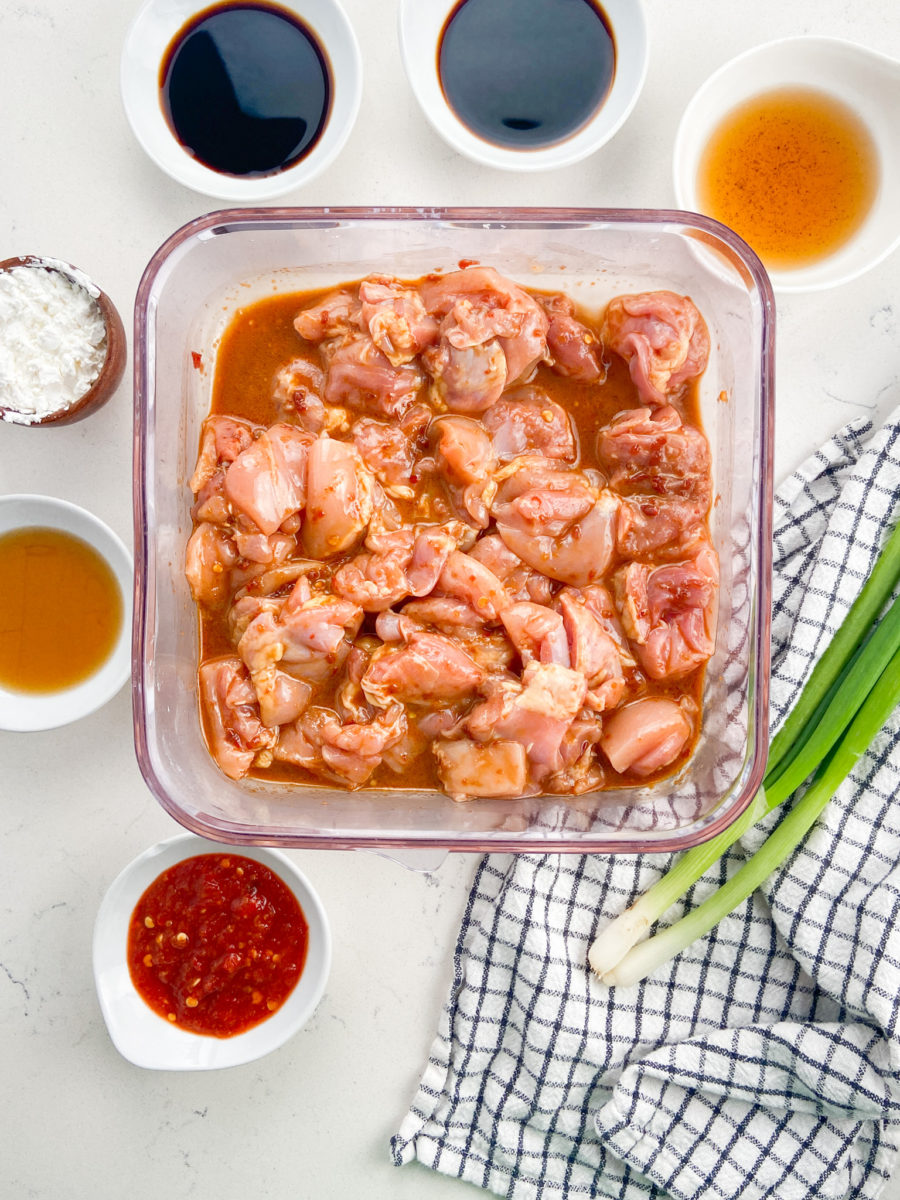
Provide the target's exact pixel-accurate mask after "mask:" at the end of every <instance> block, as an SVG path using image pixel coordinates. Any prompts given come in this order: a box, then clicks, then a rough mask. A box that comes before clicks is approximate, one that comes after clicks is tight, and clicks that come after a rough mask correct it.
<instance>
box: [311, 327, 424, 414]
mask: <svg viewBox="0 0 900 1200" xmlns="http://www.w3.org/2000/svg"><path fill="white" fill-rule="evenodd" d="M423 380H424V376H423V375H422V372H421V371H420V370H419V368H418V367H416V366H413V365H412V364H411V363H407V364H406V365H404V366H402V367H395V366H392V365H391V363H390V361H389V360H388V359H387V358H386V357H385V355H384V354H382V352H381V351H380V350H379V349H378V347H377V346H376V345H375V343H374V342H373V341H372V339H371V338H369V337H357V338H353V339H351V340H350V341H347V342H344V343H343V344H341V345H340V346H338V347H337V349H336V350H335V351H334V353H333V354H332V355H331V359H330V361H329V363H328V373H327V375H326V377H325V391H324V393H323V396H322V398H323V400H324V401H325V403H326V404H337V405H346V406H347V407H348V408H356V409H362V410H363V412H366V413H378V414H379V415H380V416H383V417H398V416H401V415H402V414H403V413H404V412H405V411H406V409H408V408H409V407H410V405H412V404H413V402H414V401H415V399H416V396H417V394H418V392H419V389H420V388H421V386H422V383H423Z"/></svg>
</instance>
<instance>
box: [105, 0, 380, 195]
mask: <svg viewBox="0 0 900 1200" xmlns="http://www.w3.org/2000/svg"><path fill="white" fill-rule="evenodd" d="M235 7H237V6H235V5H233V4H231V3H228V2H227V0H226V2H225V3H219V4H209V5H205V4H203V3H202V0H147V2H146V3H145V4H144V7H143V8H142V9H141V10H140V12H139V13H138V15H137V16H136V17H135V19H134V22H133V23H132V25H131V28H130V29H129V31H128V34H127V36H126V38H125V43H124V46H123V48H122V62H121V75H120V86H121V93H122V103H123V105H124V108H125V115H126V116H127V118H128V122H129V124H130V125H131V128H132V132H133V133H134V135H135V137H136V138H137V140H138V141H139V142H140V144H141V146H142V147H143V148H144V150H145V151H146V153H147V154H148V155H149V156H150V158H151V159H152V160H153V161H154V162H155V163H156V165H157V166H158V167H159V168H160V169H161V170H163V171H165V172H166V174H167V175H170V176H171V177H172V178H173V179H175V180H176V181H177V182H178V183H181V184H183V185H184V186H185V187H188V188H191V189H192V190H193V191H195V192H200V193H202V194H203V195H205V196H216V197H218V198H220V199H222V200H229V201H231V202H232V203H237V204H254V203H257V202H259V201H265V200H271V199H273V198H274V197H276V196H282V195H284V194H285V193H287V192H291V191H294V190H295V189H297V188H300V187H302V186H303V185H304V184H307V183H309V182H310V181H311V180H312V179H314V178H315V177H316V176H317V175H320V174H321V173H322V172H323V171H324V170H325V169H326V168H327V167H329V166H330V165H331V164H332V163H333V162H334V160H335V159H336V158H337V156H338V154H339V153H340V151H341V150H342V149H343V147H344V145H345V143H346V141H347V139H348V138H349V136H350V133H351V131H352V129H353V125H354V123H355V121H356V116H357V113H358V112H359V105H360V101H361V99H362V58H361V56H360V52H359V46H358V44H357V41H356V36H355V34H354V32H353V27H352V26H351V24H350V22H349V20H348V19H347V16H346V14H345V13H344V10H343V9H342V8H341V6H340V4H339V3H338V0H282V2H280V3H262V4H254V5H253V6H252V9H253V10H254V11H255V12H256V13H257V14H259V13H262V14H263V15H265V14H266V13H268V14H269V15H270V17H272V18H273V19H274V20H275V24H276V28H275V29H274V30H264V31H262V32H263V33H264V34H265V37H260V36H257V37H253V38H248V37H246V36H242V35H241V33H240V30H239V29H236V30H232V29H228V30H226V31H224V32H223V34H222V37H223V38H224V39H225V41H224V42H222V45H219V43H218V42H217V41H216V39H215V36H214V34H213V33H210V32H209V31H208V30H207V28H206V26H204V29H203V30H200V31H199V38H198V31H197V29H196V26H197V24H199V22H200V21H201V19H202V20H204V21H206V20H208V18H210V17H213V16H219V15H220V14H225V15H226V16H228V15H229V10H232V9H234V8H235ZM247 7H250V6H247ZM278 18H280V19H281V22H282V23H284V22H285V21H286V22H287V24H288V25H292V26H293V27H294V30H295V32H296V31H297V30H299V31H300V32H301V33H302V35H303V37H304V39H305V42H306V43H307V44H308V49H309V50H310V52H311V53H313V54H314V56H315V57H317V58H318V60H319V64H320V67H321V68H322V70H323V75H324V78H325V83H324V91H325V96H324V109H325V111H324V116H323V118H322V123H321V127H320V130H319V132H318V134H317V135H315V136H313V137H312V138H309V139H305V138H304V139H303V142H302V143H300V144H302V145H304V147H305V148H303V149H301V150H300V151H299V153H298V155H297V156H296V157H291V154H290V153H287V154H286V162H285V165H281V166H277V165H276V166H274V167H272V168H271V169H258V167H259V164H252V163H249V164H247V169H241V170H235V169H234V166H233V164H232V163H229V164H228V165H225V166H222V167H219V168H217V169H214V168H213V167H211V166H209V165H207V163H206V162H204V161H203V156H202V154H198V153H195V151H194V150H193V149H192V148H191V147H190V146H188V145H187V144H185V142H184V141H182V140H180V139H179V136H178V135H177V134H176V132H175V129H174V128H173V126H172V125H171V124H170V121H169V119H168V118H167V116H166V113H165V111H164V105H163V96H162V89H161V82H162V79H161V76H162V72H163V66H164V63H166V62H168V61H169V58H170V54H171V52H172V47H173V43H175V42H176V41H177V40H178V39H180V42H179V47H178V48H179V50H180V49H181V48H182V47H186V46H187V35H188V33H191V34H192V36H193V38H194V44H193V47H192V48H191V56H190V59H189V60H187V61H186V64H185V78H186V81H187V84H188V85H189V86H190V88H191V89H193V91H194V95H195V98H198V97H199V104H200V105H201V106H202V105H207V106H208V107H209V109H211V110H213V116H214V117H215V120H216V121H218V123H219V128H217V129H215V130H214V133H215V138H216V140H217V141H218V144H219V149H220V150H221V151H222V152H223V154H224V155H225V158H226V159H227V158H228V156H229V153H230V151H235V161H237V160H238V159H239V158H240V157H241V153H240V152H238V151H237V150H236V146H237V139H238V137H239V135H242V131H243V141H244V143H245V145H246V146H249V147H251V149H255V148H257V147H259V146H260V144H261V142H262V139H263V137H264V136H265V137H268V136H270V134H271V130H270V133H269V134H264V132H263V126H269V127H276V126H279V127H281V128H275V129H274V134H271V135H272V136H276V137H277V138H279V139H280V138H281V137H282V136H284V132H285V130H284V127H286V126H288V125H297V124H298V121H297V120H296V119H295V120H293V121H288V120H281V119H280V118H281V117H282V116H283V104H284V102H285V100H284V96H283V95H282V92H283V90H284V89H283V88H280V89H276V91H275V92H274V93H272V94H269V93H267V92H266V88H265V86H261V85H260V77H261V76H265V75H266V74H267V73H266V71H265V63H266V60H267V55H268V53H269V52H271V53H272V54H274V55H275V56H276V57H278V59H279V61H281V63H282V66H284V65H285V61H284V44H283V43H284V38H283V36H282V35H281V34H280V33H279V31H278V29H277V24H278ZM210 28H211V27H210ZM245 32H246V31H245ZM232 51H234V52H235V53H236V54H238V56H239V55H240V54H242V53H245V52H249V53H251V54H252V57H253V61H252V63H247V62H245V63H244V68H246V69H248V71H249V73H248V74H247V77H246V79H245V80H244V83H243V85H242V87H241V89H240V96H238V95H237V94H236V93H235V92H234V88H233V86H232V83H233V80H232V79H231V77H230V76H229V71H228V62H227V61H226V59H227V60H228V61H231V52H232ZM223 55H224V57H223ZM204 64H206V66H209V67H211V69H213V70H214V72H215V79H213V80H212V81H211V80H210V79H209V78H207V79H206V80H205V82H204V83H203V84H202V85H201V84H200V83H199V80H198V75H199V72H200V70H201V68H202V69H203V70H205V69H206V66H204ZM239 68H240V63H239V62H238V61H237V59H235V71H238V70H239ZM269 82H270V83H271V80H269ZM282 82H283V83H284V84H285V86H287V87H288V91H290V92H291V95H293V94H294V89H295V87H296V86H299V83H298V82H297V81H296V80H295V81H294V82H291V80H290V79H287V80H283V81H282ZM213 84H215V88H216V90H217V92H218V93H220V94H218V95H213V94H212V92H211V90H210V89H211V88H212V86H213ZM226 100H228V101H229V102H228V103H226ZM232 110H233V111H232ZM223 113H224V114H226V115H227V113H230V121H224V120H222V117H223ZM195 115H196V114H195ZM199 116H200V117H201V118H202V119H201V120H200V121H199V123H198V128H199V129H200V130H201V131H202V132H203V135H204V136H208V129H206V128H205V127H204V122H205V116H204V113H203V111H202V107H201V112H200V114H199ZM270 116H271V117H274V118H275V119H274V120H269V119H266V118H268V117H270ZM301 124H302V122H301ZM235 130H236V132H235ZM298 137H299V134H298Z"/></svg>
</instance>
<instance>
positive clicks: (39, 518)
mask: <svg viewBox="0 0 900 1200" xmlns="http://www.w3.org/2000/svg"><path fill="white" fill-rule="evenodd" d="M35 526H37V527H43V528H45V529H60V530H62V531H63V532H64V533H71V534H73V535H74V536H75V537H78V538H81V539H82V541H85V542H87V543H88V545H90V546H93V548H94V549H95V550H96V551H97V553H98V554H99V555H100V556H101V557H102V558H103V559H104V561H105V562H106V563H107V564H108V565H109V567H110V568H111V570H112V571H113V574H114V575H115V577H116V581H117V583H118V585H119V590H120V591H121V593H122V628H121V629H120V630H119V636H118V638H117V639H116V644H115V646H114V647H113V650H112V653H111V654H110V656H109V658H107V660H106V661H105V662H104V663H103V664H102V665H101V666H100V667H99V668H98V669H97V670H96V671H95V672H94V674H93V675H91V676H89V677H88V678H87V679H85V680H83V682H81V683H76V684H75V685H74V686H72V687H69V688H64V689H61V690H60V691H58V692H16V691H12V690H10V689H7V688H4V687H3V686H2V685H0V729H6V730H10V731H12V732H17V733H30V732H34V731H36V730H39V729H57V728H58V727H59V726H60V725H69V724H70V723H71V722H72V721H78V720H80V719H81V718H82V717H86V716H88V714H89V713H92V712H95V711H96V710H97V709H98V708H100V707H102V706H103V705H104V704H106V703H107V701H109V700H111V699H112V698H113V696H115V694H116V693H117V692H118V691H119V690H120V689H121V687H122V686H123V684H124V683H125V682H126V680H128V679H129V678H130V677H131V593H132V577H133V574H134V563H133V561H132V557H131V553H130V552H129V551H128V550H127V549H126V548H125V545H124V543H123V542H122V541H121V539H120V538H118V537H117V536H116V535H115V534H114V533H113V531H112V530H111V529H110V528H109V526H108V525H104V523H103V522H102V521H100V520H99V519H98V518H97V517H95V516H94V515H93V513H89V512H88V511H87V510H86V509H84V508H79V507H78V505H76V504H70V503H69V502H68V501H67V500H57V499H55V497H53V496H32V495H10V496H0V534H4V533H11V532H12V531H13V530H15V529H26V528H29V527H35Z"/></svg>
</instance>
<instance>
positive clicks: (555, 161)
mask: <svg viewBox="0 0 900 1200" xmlns="http://www.w3.org/2000/svg"><path fill="white" fill-rule="evenodd" d="M470 5H471V13H472V17H473V19H472V22H471V29H472V32H473V34H474V33H476V31H477V34H478V36H477V37H476V45H475V47H474V49H475V50H476V51H477V52H478V56H479V61H478V62H476V61H475V59H474V58H470V60H469V62H468V63H466V62H465V61H463V64H462V65H463V75H462V77H461V78H459V79H458V80H457V83H458V84H459V86H460V87H461V88H462V90H463V91H466V90H468V89H469V87H470V86H471V88H472V89H474V90H475V91H477V93H478V99H476V100H475V101H474V104H475V105H476V106H477V105H479V104H481V103H482V102H483V103H485V104H486V106H487V108H493V109H496V110H497V111H496V112H495V113H494V114H493V115H494V117H495V118H496V120H495V121H494V122H493V123H494V124H495V125H496V127H497V129H498V130H499V131H500V133H499V137H500V139H502V141H498V140H495V139H492V138H490V137H488V136H482V135H481V133H479V132H476V129H475V128H474V123H467V121H465V120H463V118H462V117H461V115H460V112H458V111H457V108H456V107H454V105H453V104H452V103H451V101H450V99H448V91H450V92H451V93H452V91H453V88H452V87H450V86H445V82H446V84H447V85H449V84H450V79H449V75H448V78H447V80H446V81H444V80H442V68H441V47H442V42H443V41H444V38H445V33H446V30H447V27H448V24H449V22H450V21H451V19H452V20H454V21H456V19H457V18H458V17H460V16H464V17H466V19H467V20H468V19H469V13H468V11H467V12H465V13H463V12H462V10H469V6H470ZM526 7H527V6H526ZM585 8H587V9H593V10H594V14H595V16H596V17H597V18H598V19H599V22H602V26H604V27H605V31H606V33H605V36H606V38H607V41H608V49H609V50H611V52H612V62H611V68H612V70H611V76H610V78H609V82H608V86H607V90H606V92H605V95H603V96H602V98H601V99H600V101H599V103H596V99H595V101H594V107H593V108H592V107H591V106H590V102H588V104H587V106H586V108H585V111H584V112H583V114H582V116H581V118H580V119H579V120H576V121H575V124H574V127H571V128H569V129H564V128H563V129H561V130H560V131H559V134H558V136H557V137H555V138H553V139H552V140H547V138H550V137H551V135H550V134H549V133H548V134H547V135H546V137H545V138H542V137H541V128H540V126H541V124H542V122H543V121H544V119H545V118H549V120H550V121H552V120H553V116H554V115H558V110H557V111H556V113H554V108H555V106H556V103H557V100H559V99H560V98H561V97H562V98H563V99H564V97H565V95H566V94H571V93H572V91H573V78H572V75H573V73H576V72H574V69H573V65H572V64H573V59H572V52H573V50H575V49H577V47H573V46H571V45H569V46H568V47H565V46H562V45H561V44H560V45H558V46H555V45H554V44H555V43H556V42H557V36H554V35H558V37H560V38H561V37H562V34H561V33H560V31H559V30H556V29H553V28H551V29H550V30H549V34H550V36H548V37H546V38H543V37H541V35H537V36H534V35H532V36H530V38H529V36H525V37H523V38H520V37H517V36H516V37H512V38H511V37H509V36H505V35H504V33H503V29H504V27H505V28H506V29H507V34H509V33H510V32H512V33H514V34H515V33H516V29H515V27H509V26H504V22H508V20H509V16H508V14H509V13H510V12H513V13H515V14H516V15H517V16H519V18H520V26H521V27H522V29H523V30H524V31H525V32H526V35H527V32H528V20H529V18H528V17H527V14H523V12H522V9H521V8H520V6H518V5H509V4H504V3H499V4H498V3H497V2H496V0H400V10H399V38H400V53H401V56H402V58H403V66H404V69H405V71H406V76H407V79H408V80H409V84H410V87H411V88H412V90H413V93H414V95H415V97H416V100H417V101H418V102H419V106H420V108H421V109H422V112H423V113H424V115H425V117H426V119H427V120H428V122H429V123H430V124H431V126H432V127H433V128H434V129H435V131H436V132H437V133H439V134H440V135H441V137H442V138H443V139H444V140H445V141H446V142H448V143H449V144H450V145H451V146H452V147H453V149H454V150H456V151H458V152H459V153H460V154H462V155H464V156H465V157H466V158H469V159H472V160H473V161H474V162H477V163H480V164H482V165H483V166H487V167H497V168H500V169H501V170H507V171H549V170H554V169H557V168H560V167H568V166H571V165H572V164H574V163H577V162H580V161H581V160H582V159H584V158H587V157H588V155H590V154H593V153H594V152H595V151H597V150H599V149H600V147H601V146H603V145H604V144H605V143H606V142H608V141H609V140H610V138H611V137H612V136H613V135H614V134H615V133H616V132H617V131H618V130H619V129H620V128H621V126H622V125H623V124H624V122H625V120H626V119H627V117H628V116H629V114H630V113H631V111H632V109H633V108H634V106H635V104H636V103H637V100H638V97H639V96H640V93H641V89H642V88H643V85H644V78H645V76H646V73H647V56H648V44H647V26H646V21H645V18H644V11H643V7H642V5H641V2H640V0H603V3H602V5H601V4H600V3H595V0H587V3H586V5H585ZM588 23H589V24H590V22H588ZM469 49H470V50H472V49H473V48H472V47H470V48H469ZM554 52H555V53H556V54H558V55H559V62H560V64H561V65H560V74H559V75H558V77H556V78H554V77H552V74H550V73H548V75H547V77H546V78H539V77H536V74H535V72H536V71H537V70H538V69H539V68H540V66H541V62H542V61H543V62H544V63H546V62H547V61H548V58H549V56H551V55H552V54H554ZM460 54H461V55H462V54H463V51H462V50H461V51H460ZM532 55H533V56H532ZM582 57H583V62H584V66H585V70H584V72H579V73H577V74H578V78H579V82H580V83H582V84H583V85H584V86H585V88H586V89H587V90H588V91H590V89H591V88H593V89H594V94H595V97H596V95H597V94H599V92H600V90H602V81H601V80H600V79H599V78H598V77H596V76H595V75H594V71H595V70H596V71H597V72H599V71H600V70H601V64H600V61H599V56H598V57H597V58H596V59H595V60H594V61H589V60H590V55H589V54H588V55H583V56H582ZM481 59H483V62H481V61H480V60H481ZM524 60H527V78H526V77H525V71H520V72H519V73H518V75H516V74H515V72H514V76H513V78H512V79H510V78H509V77H508V76H507V77H505V78H504V77H503V76H502V75H501V73H502V72H503V71H504V69H505V70H506V71H507V72H509V71H513V70H514V67H515V65H516V64H522V62H523V61H524ZM595 64H596V66H595ZM518 77H523V78H524V79H525V86H524V87H523V88H522V93H521V98H523V99H524V102H525V108H523V110H522V111H521V112H518V111H516V112H514V111H509V112H506V111H505V108H504V110H503V111H502V112H501V111H500V108H503V106H504V105H506V104H507V103H508V102H509V97H510V96H511V95H512V94H513V92H514V91H515V90H516V89H515V83H516V78H518ZM535 101H536V103H534V102H535ZM513 103H515V102H514V101H513ZM498 106H500V107H499V108H498ZM526 108H527V111H525V109H526ZM532 108H534V111H532ZM486 111H487V110H485V112H486ZM491 123H492V122H491V121H490V118H489V119H488V121H487V122H486V123H485V124H491ZM519 135H522V136H521V137H520V136H519ZM532 135H534V136H532Z"/></svg>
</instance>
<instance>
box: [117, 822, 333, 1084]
mask: <svg viewBox="0 0 900 1200" xmlns="http://www.w3.org/2000/svg"><path fill="white" fill-rule="evenodd" d="M235 853H239V854H240V855H241V856H242V857H243V858H252V859H255V860H256V861H257V862H260V863H262V864H263V865H264V866H266V867H268V868H269V870H270V871H272V872H274V874H276V875H277V876H278V877H279V878H280V879H281V881H282V883H284V884H285V886H286V887H287V888H288V890H289V891H291V892H292V893H293V894H294V896H295V898H296V899H297V902H298V903H299V905H300V907H301V908H302V910H303V915H304V917H305V918H306V922H307V925H308V927H309V943H308V947H307V952H306V960H305V962H304V966H303V971H302V972H301V975H300V978H299V979H298V980H297V983H296V985H295V986H294V989H293V991H292V992H291V993H290V995H289V996H288V997H287V998H286V1000H285V1001H284V1003H283V1004H282V1005H281V1007H280V1008H278V1009H277V1010H276V1011H275V1012H273V1013H272V1015H271V1016H269V1017H267V1018H266V1019H265V1020H263V1021H261V1022H260V1023H259V1024H258V1025H254V1026H252V1028H250V1029H247V1030H246V1031H245V1032H244V1033H238V1034H235V1035H234V1036H233V1037H224V1038H220V1037H207V1036H205V1035H203V1034H197V1033H191V1032H189V1031H188V1030H186V1029H180V1028H179V1027H178V1026H177V1025H173V1024H170V1023H169V1022H168V1021H166V1020H165V1019H164V1018H163V1017H161V1016H159V1015H158V1014H157V1013H155V1012H154V1011H153V1009H152V1008H150V1006H149V1005H148V1004H147V1003H146V1002H145V1001H144V1000H143V999H142V998H141V995H140V993H139V992H138V991H137V989H136V988H135V986H134V984H133V982H132V980H131V973H130V972H129V970H128V928H129V924H130V921H131V915H132V913H133V912H134V909H135V906H136V905H137V903H138V901H139V900H140V898H141V896H142V895H143V894H144V892H145V891H146V890H147V888H148V887H149V886H150V884H151V883H153V881H154V880H155V879H156V878H157V876H159V875H161V874H162V872H163V871H167V870H168V869H169V868H170V867H174V866H175V864H176V863H179V862H183V861H184V860H185V859H188V858H193V857H194V856H195V855H198V854H235ZM93 963H94V983H95V984H96V988H97V998H98V1000H99V1001H100V1010H101V1012H102V1014H103V1019H104V1021H105V1022H106V1027H107V1029H108V1031H109V1036H110V1038H111V1039H112V1042H113V1045H114V1046H115V1047H116V1049H117V1050H118V1051H119V1053H120V1054H121V1055H122V1057H123V1058H125V1059H127V1060H128V1061H129V1062H130V1063H133V1064H134V1065H135V1066H137V1067H145V1068H147V1069H148V1070H156V1071H209V1070H217V1069H219V1068H222V1067H236V1066H240V1065H241V1064H243V1063H248V1062H253V1061H255V1060H256V1059H258V1058H262V1057H263V1056H264V1055H266V1054H271V1053H272V1052H273V1051H274V1050H277V1049H278V1048H279V1047H280V1046H283V1045H284V1043H285V1042H287V1041H288V1040H289V1039H290V1038H292V1037H293V1036H294V1034H296V1033H297V1032H298V1031H299V1030H300V1029H301V1028H302V1027H303V1026H304V1025H305V1024H306V1022H307V1021H308V1020H309V1019H310V1017H311V1016H312V1015H313V1013H314V1012H315V1010H316V1007H317V1006H318V1004H319V1001H320V1000H321V999H322V996H323V995H324V992H325V984H326V983H327V980H328V973H329V971H330V969H331V932H330V929H329V926H328V918H327V917H326V915H325V910H324V908H323V907H322V903H321V901H320V900H319V897H318V896H317V895H316V893H315V891H314V890H313V888H312V885H311V884H310V883H309V881H308V880H307V878H306V876H305V875H304V874H303V872H302V871H300V870H299V868H298V867H296V866H295V865H294V863H293V862H292V861H291V860H290V859H289V858H288V857H287V855H286V854H282V853H280V852H279V851H278V850H269V849H266V848H264V847H262V846H241V847H239V848H235V847H234V846H223V845H221V844H220V843H219V842H211V841H207V839H206V838H201V837H195V835H194V834H192V833H183V834H179V835H177V836H176V837H173V838H169V839H168V840H167V841H164V842H160V843H158V845H156V846H151V848H150V849H149V850H145V851H144V853H143V854H140V855H138V857H137V858H135V859H133V860H132V862H130V863H129V864H128V866H127V867H125V869H124V870H123V871H122V872H121V873H120V874H119V875H118V876H117V878H116V879H115V880H114V881H113V883H112V884H111V885H110V887H109V890H108V891H107V893H106V895H105V896H104V897H103V901H102V902H101V904H100V908H99V910H98V912H97V919H96V922H95V924H94V944H93Z"/></svg>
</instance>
